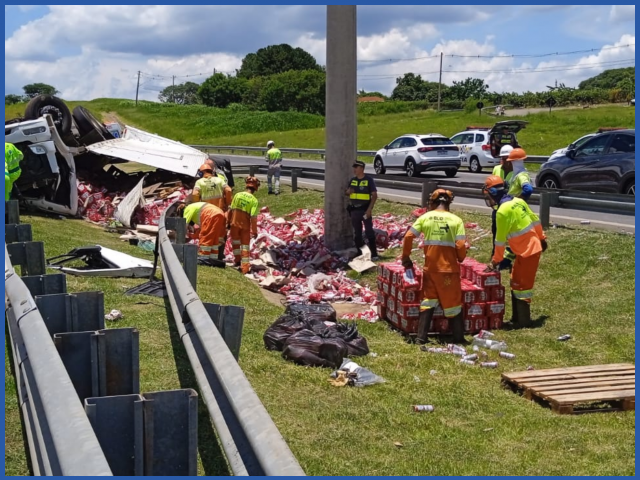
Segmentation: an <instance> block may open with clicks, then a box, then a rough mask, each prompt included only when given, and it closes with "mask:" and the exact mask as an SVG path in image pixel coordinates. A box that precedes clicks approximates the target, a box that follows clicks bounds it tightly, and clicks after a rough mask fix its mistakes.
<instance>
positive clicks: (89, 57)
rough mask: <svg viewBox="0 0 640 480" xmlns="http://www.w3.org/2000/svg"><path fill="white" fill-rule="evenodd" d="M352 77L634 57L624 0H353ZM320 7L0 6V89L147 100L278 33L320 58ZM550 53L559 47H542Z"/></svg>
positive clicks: (547, 70) (605, 62)
mask: <svg viewBox="0 0 640 480" xmlns="http://www.w3.org/2000/svg"><path fill="white" fill-rule="evenodd" d="M357 16H358V88H359V89H364V90H366V91H379V92H382V93H383V94H386V95H388V94H391V92H392V90H393V88H394V86H395V83H396V78H397V77H400V76H402V75H403V74H404V73H408V72H413V73H416V74H421V75H422V78H423V79H425V80H429V81H436V82H437V81H438V76H439V68H440V65H439V64H440V54H441V53H443V54H444V59H443V78H442V79H443V82H444V83H445V84H448V85H451V83H452V82H453V81H454V80H458V81H459V80H464V79H465V78H467V77H475V78H482V79H484V80H485V82H486V83H487V84H488V85H489V89H490V90H491V91H496V92H507V91H508V92H524V91H544V90H546V86H547V85H554V84H555V82H556V81H557V82H558V83H564V84H565V85H566V86H571V87H574V86H577V85H578V83H580V81H582V80H584V79H586V78H589V77H592V76H594V75H597V74H598V73H600V72H602V71H604V70H607V69H609V68H620V67H628V66H634V65H635V6H634V5H613V6H612V5H536V6H504V5H501V6H490V5H487V6H478V5H473V6H456V5H453V6H451V5H427V6H415V5H412V6H404V5H394V6H359V7H358V12H357ZM325 30H326V7H325V6H308V5H284V6H283V5H280V6H276V5H272V6H269V5H260V6H242V5H238V6H231V5H229V6H225V5H210V6H207V5H198V6H174V5H140V6H138V5H131V6H122V5H102V6H101V5H79V6H74V5H68V6H67V5H49V6H41V5H9V6H5V43H4V46H5V94H9V93H16V94H22V93H23V92H22V86H23V85H26V84H28V83H34V82H43V83H47V84H50V85H53V86H54V87H56V88H57V89H58V90H59V91H60V96H61V97H62V98H65V99H67V100H91V99H94V98H103V97H110V98H135V92H136V82H137V75H138V71H140V72H142V74H141V80H140V98H141V99H143V100H157V98H158V92H159V90H161V89H162V88H164V87H166V86H168V85H171V82H172V76H174V75H175V76H176V80H175V81H176V83H182V82H185V81H194V82H196V83H202V82H203V81H204V80H205V79H206V78H207V77H208V76H210V75H211V74H212V73H213V72H214V70H215V71H218V72H226V73H229V74H233V73H235V70H236V69H237V68H239V67H240V65H241V63H242V58H243V57H244V56H245V55H246V54H248V53H252V52H255V51H256V50H258V49H259V48H262V47H266V46H268V45H274V44H280V43H288V44H290V45H292V46H294V47H301V48H303V49H305V50H306V51H308V52H309V53H311V54H312V55H313V56H314V57H315V58H316V60H317V61H318V63H320V64H323V65H324V63H325V48H326V47H325V35H326V32H325ZM570 52H574V53H570ZM549 53H560V54H561V55H549V56H542V55H546V54H549Z"/></svg>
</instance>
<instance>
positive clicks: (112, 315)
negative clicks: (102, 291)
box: [104, 310, 124, 322]
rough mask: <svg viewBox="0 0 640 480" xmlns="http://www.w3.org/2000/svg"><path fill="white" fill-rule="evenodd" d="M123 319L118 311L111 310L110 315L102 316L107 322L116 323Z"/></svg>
mask: <svg viewBox="0 0 640 480" xmlns="http://www.w3.org/2000/svg"><path fill="white" fill-rule="evenodd" d="M123 318H124V315H123V314H122V312H121V311H120V310H111V312H110V313H108V314H107V315H105V316H104V319H105V320H107V321H109V322H116V321H118V320H121V319H123Z"/></svg>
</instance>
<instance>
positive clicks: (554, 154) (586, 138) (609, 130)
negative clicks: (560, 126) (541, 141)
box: [549, 127, 627, 160]
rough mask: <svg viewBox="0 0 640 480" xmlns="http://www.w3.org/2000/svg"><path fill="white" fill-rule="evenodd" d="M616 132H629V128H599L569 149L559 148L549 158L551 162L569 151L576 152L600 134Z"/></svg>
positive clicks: (572, 144)
mask: <svg viewBox="0 0 640 480" xmlns="http://www.w3.org/2000/svg"><path fill="white" fill-rule="evenodd" d="M615 130H627V128H626V127H614V128H610V127H602V128H599V129H598V131H597V132H595V133H589V134H587V135H585V136H584V137H580V138H579V139H578V140H576V141H575V142H573V143H571V144H570V145H569V146H568V147H565V148H559V149H558V150H554V152H553V153H552V154H551V156H550V157H549V160H551V159H554V158H557V157H561V156H563V155H564V154H565V153H567V150H572V149H573V150H575V149H576V148H578V147H580V146H581V145H582V144H583V143H584V142H586V141H587V140H589V139H590V138H593V137H595V136H596V135H597V134H599V133H604V132H613V131H615Z"/></svg>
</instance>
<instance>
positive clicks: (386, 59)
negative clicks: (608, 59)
mask: <svg viewBox="0 0 640 480" xmlns="http://www.w3.org/2000/svg"><path fill="white" fill-rule="evenodd" d="M635 45H636V44H635V43H629V44H627V45H618V46H615V47H599V48H590V49H586V50H573V51H569V52H549V53H540V54H507V55H455V54H451V55H449V54H444V56H445V57H450V58H545V57H555V56H562V55H578V54H583V53H594V52H601V51H607V50H617V49H621V48H631V47H635ZM437 58H440V55H428V56H425V57H413V58H384V59H379V60H358V63H383V62H413V61H415V60H433V59H437Z"/></svg>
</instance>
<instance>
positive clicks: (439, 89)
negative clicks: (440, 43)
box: [438, 52, 444, 112]
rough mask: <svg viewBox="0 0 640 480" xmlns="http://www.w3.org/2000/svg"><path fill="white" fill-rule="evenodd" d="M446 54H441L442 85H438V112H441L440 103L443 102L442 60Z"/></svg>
mask: <svg viewBox="0 0 640 480" xmlns="http://www.w3.org/2000/svg"><path fill="white" fill-rule="evenodd" d="M443 57H444V53H442V52H440V83H439V84H438V112H439V111H440V101H441V100H442V58H443Z"/></svg>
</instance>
